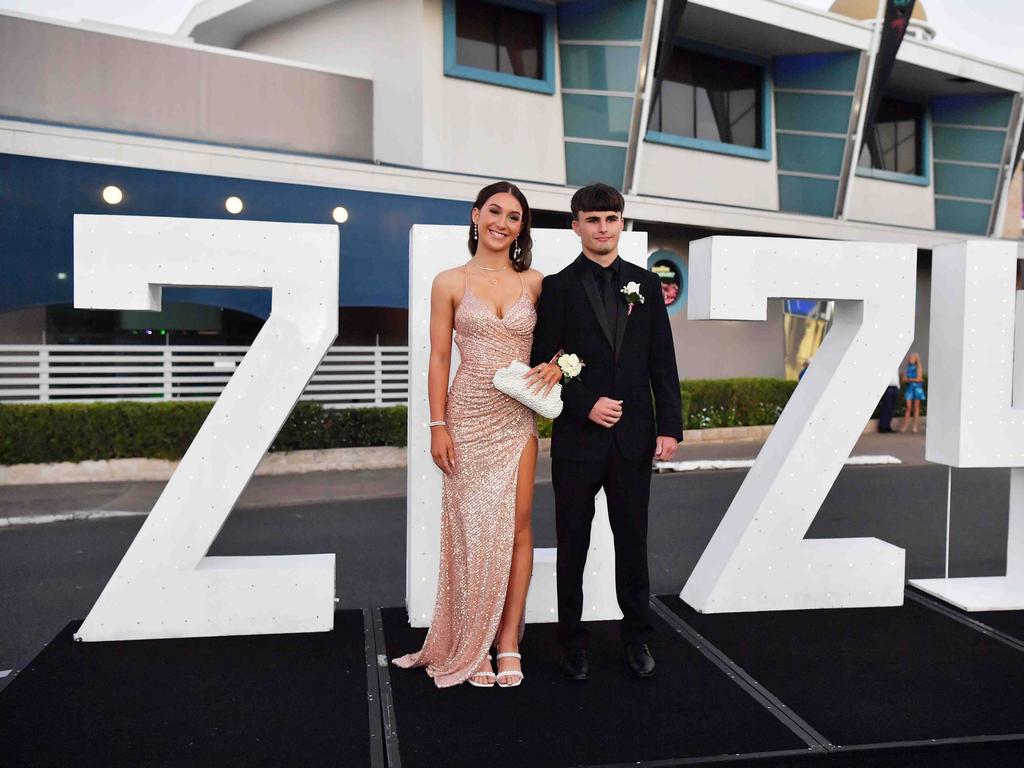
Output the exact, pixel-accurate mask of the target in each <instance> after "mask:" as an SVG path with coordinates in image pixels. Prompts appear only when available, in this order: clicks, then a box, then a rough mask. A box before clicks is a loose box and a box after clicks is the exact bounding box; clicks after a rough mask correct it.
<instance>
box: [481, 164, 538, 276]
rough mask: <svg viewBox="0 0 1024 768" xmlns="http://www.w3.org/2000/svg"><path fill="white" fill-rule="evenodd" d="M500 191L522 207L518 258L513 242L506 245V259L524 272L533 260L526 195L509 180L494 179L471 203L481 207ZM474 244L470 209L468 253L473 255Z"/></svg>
mask: <svg viewBox="0 0 1024 768" xmlns="http://www.w3.org/2000/svg"><path fill="white" fill-rule="evenodd" d="M502 192H507V193H508V194H510V195H512V197H514V198H515V199H516V200H518V201H519V205H520V206H521V207H522V209H523V226H522V229H520V230H519V234H518V235H517V240H516V242H518V244H519V258H516V257H515V251H516V248H515V243H510V244H509V247H508V260H509V261H510V262H512V268H513V269H514V270H515V271H516V272H525V271H526V270H528V269H529V268H530V263H531V262H532V261H533V238H532V237H530V204H529V203H528V202H526V195H524V194H523V193H522V192H521V191H520V190H519V187H517V186H516V185H515V184H513V183H512V182H510V181H496V182H494V183H493V184H488V185H487V186H486V187H484V188H483V189H481V190H480V192H479V193H478V194H477V196H476V202H474V203H473V208H483V207H484V204H485V203H486V202H487V201H488V200H490V199H491V198H492V197H494V195H497V194H500V193H502ZM476 246H477V239H476V238H475V237H474V236H473V214H472V209H470V218H469V253H470V254H471V255H473V256H475V255H476Z"/></svg>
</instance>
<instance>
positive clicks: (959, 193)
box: [935, 163, 999, 201]
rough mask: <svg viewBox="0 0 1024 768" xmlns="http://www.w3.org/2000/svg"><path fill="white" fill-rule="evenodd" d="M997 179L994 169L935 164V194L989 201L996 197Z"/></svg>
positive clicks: (996, 170) (997, 172)
mask: <svg viewBox="0 0 1024 768" xmlns="http://www.w3.org/2000/svg"><path fill="white" fill-rule="evenodd" d="M998 178H999V171H998V169H996V168H979V167H977V166H972V165H952V164H949V163H936V164H935V194H937V195H953V196H954V197H974V198H977V199H978V200H985V201H989V200H992V198H994V197H995V196H996V181H997V180H998Z"/></svg>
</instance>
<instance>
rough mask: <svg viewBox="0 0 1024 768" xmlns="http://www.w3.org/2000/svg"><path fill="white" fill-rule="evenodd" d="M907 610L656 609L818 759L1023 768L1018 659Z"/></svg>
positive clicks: (960, 625) (1023, 676) (970, 631)
mask: <svg viewBox="0 0 1024 768" xmlns="http://www.w3.org/2000/svg"><path fill="white" fill-rule="evenodd" d="M908 598H909V599H908V600H907V601H906V602H905V604H904V605H903V606H901V607H898V608H869V609H848V610H823V611H781V612H764V613H743V614H714V615H704V614H699V613H697V612H695V611H694V610H692V609H691V608H690V607H689V606H687V605H686V604H685V603H683V602H682V601H681V600H680V599H679V598H678V597H676V596H674V595H666V596H661V597H659V598H657V600H656V603H660V604H661V605H663V606H664V607H665V608H667V609H669V610H670V611H671V612H672V613H673V614H674V616H675V617H676V618H677V621H679V626H681V627H683V628H684V629H686V630H687V631H689V632H691V633H693V636H694V637H698V638H700V639H702V640H703V641H705V642H706V643H707V644H708V646H709V647H710V648H713V649H715V651H716V652H717V653H718V654H719V656H720V658H723V659H727V660H728V661H729V662H731V663H734V664H735V665H736V667H737V670H738V672H739V673H740V674H742V675H743V676H746V677H747V678H748V679H750V680H752V681H756V683H757V684H759V685H760V686H763V688H764V689H765V690H766V691H767V692H769V693H770V694H771V695H773V696H774V697H777V700H778V701H779V702H780V703H781V704H783V705H785V706H786V707H787V710H788V711H789V712H790V713H791V714H792V715H793V717H794V718H795V719H797V720H798V721H800V722H802V723H804V724H805V725H806V726H807V729H808V730H809V731H810V732H812V733H815V734H817V735H818V736H819V737H820V739H821V740H822V743H823V744H824V745H825V746H826V747H827V748H828V750H829V752H830V753H831V754H830V755H829V756H828V757H829V758H839V757H842V756H843V753H846V757H847V758H848V759H853V758H854V755H857V756H858V757H857V759H858V760H864V761H868V760H871V762H863V763H862V764H864V765H883V764H884V765H889V764H892V765H923V766H924V765H927V766H934V765H940V764H941V765H945V764H949V765H967V766H973V765H979V766H997V765H1007V766H1009V765H1018V766H1019V765H1024V652H1022V651H1021V649H1020V648H1017V647H1013V645H1012V644H1011V643H1007V642H1005V641H1003V640H1001V639H1000V638H998V637H995V636H993V635H992V634H991V633H988V632H985V631H982V630H981V628H979V627H977V626H972V625H971V624H970V623H969V622H966V621H961V620H958V619H957V618H956V617H954V616H951V615H948V614H947V613H946V612H943V611H940V610H936V609H935V608H934V607H933V606H931V605H929V604H928V603H927V602H925V601H922V600H920V599H917V598H916V597H915V596H914V595H913V594H912V593H909V592H908ZM872 753H876V755H875V757H870V755H871V754H872ZM885 755H889V756H896V757H893V758H892V759H896V760H902V762H893V763H889V762H884V759H885ZM900 756H902V757H900ZM946 760H949V762H948V763H947V762H946ZM876 761H881V762H876ZM826 762H831V760H830V761H826ZM859 764H860V763H859Z"/></svg>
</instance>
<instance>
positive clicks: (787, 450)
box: [681, 237, 916, 613]
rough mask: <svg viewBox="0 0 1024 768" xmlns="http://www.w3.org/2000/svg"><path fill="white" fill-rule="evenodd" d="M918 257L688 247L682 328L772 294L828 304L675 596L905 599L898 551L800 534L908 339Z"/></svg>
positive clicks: (809, 244)
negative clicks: (799, 370) (814, 345)
mask: <svg viewBox="0 0 1024 768" xmlns="http://www.w3.org/2000/svg"><path fill="white" fill-rule="evenodd" d="M915 254H916V251H915V247H914V246H913V245H895V244H889V243H842V242H831V241H825V240H794V239H783V238H778V239H775V238H752V237H710V238H706V239H704V240H700V241H698V242H696V243H692V244H691V246H690V305H689V317H690V319H701V320H707V319H715V320H764V319H765V317H766V308H765V307H766V301H767V299H768V298H769V297H794V298H797V297H799V298H813V299H835V300H836V312H835V319H834V321H833V324H832V328H831V329H830V330H829V332H828V334H827V336H826V337H825V341H824V343H823V344H822V346H821V348H820V349H819V350H818V352H817V354H816V355H815V356H814V360H813V362H812V363H811V365H810V367H809V368H808V369H807V373H806V374H805V375H804V377H803V379H802V380H801V382H800V384H799V386H797V388H796V391H795V392H794V393H793V396H792V397H791V398H790V400H789V403H788V404H787V405H786V408H785V410H784V411H783V412H782V415H781V416H780V418H779V421H778V423H777V424H776V425H775V428H774V429H773V430H772V432H771V435H770V437H769V438H768V440H767V442H766V443H765V445H764V448H762V450H761V453H760V455H759V456H758V457H757V461H756V462H755V463H754V466H753V467H752V468H751V470H750V472H749V473H748V475H747V477H746V478H745V479H744V481H743V485H742V486H741V487H740V489H739V491H738V492H737V494H736V497H735V498H734V499H733V501H732V504H731V505H730V506H729V509H728V511H727V512H726V514H725V518H724V519H723V520H722V522H721V524H720V525H719V527H718V530H717V531H716V532H715V535H714V537H713V538H712V539H711V543H710V544H709V545H708V547H707V549H706V550H705V551H704V553H703V555H702V556H701V558H700V560H699V562H698V563H697V567H696V568H695V569H694V571H693V573H692V574H691V576H690V578H689V580H688V581H687V582H686V586H685V587H684V588H683V591H682V595H681V597H682V598H683V599H684V600H685V601H686V602H687V603H689V604H690V605H691V606H693V607H694V608H696V609H697V610H698V611H701V612H705V613H720V612H729V611H763V610H784V609H802V608H837V607H857V606H881V605H899V604H901V603H902V601H903V581H904V552H903V550H902V549H900V548H898V547H895V546H893V545H892V544H888V543H886V542H883V541H880V540H878V539H867V538H862V539H804V534H805V533H806V532H807V529H808V528H809V527H810V524H811V522H812V521H813V520H814V516H815V515H816V514H817V512H818V510H819V508H820V507H821V504H822V502H823V501H824V499H825V496H826V494H827V493H828V491H829V488H831V486H832V483H833V482H835V479H836V477H837V476H838V474H839V470H840V469H841V468H842V466H843V462H844V461H845V460H846V457H847V456H848V455H849V453H850V451H851V450H852V449H853V446H854V444H855V443H856V441H857V437H858V436H859V435H860V433H861V430H862V429H863V427H864V424H865V422H866V421H867V420H868V418H869V417H870V416H871V411H872V409H873V408H874V407H875V404H876V403H877V402H878V399H879V397H880V396H881V394H882V392H883V391H884V390H885V387H886V384H887V383H888V382H889V380H891V379H892V376H893V373H894V372H895V371H896V368H897V366H898V365H899V364H900V361H901V360H902V358H903V355H904V353H905V352H906V350H907V347H908V345H909V344H910V340H911V337H912V335H913V327H914V303H915V302H914V278H915V272H916V259H915Z"/></svg>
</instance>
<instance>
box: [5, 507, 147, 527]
mask: <svg viewBox="0 0 1024 768" xmlns="http://www.w3.org/2000/svg"><path fill="white" fill-rule="evenodd" d="M148 514H149V513H148V512H118V511H115V510H111V509H91V510H84V511H80V512H61V513H59V514H56V515H20V516H17V517H0V528H11V527H13V526H16V525H42V524H43V523H64V522H67V521H69V520H107V519H110V518H115V517H145V516H146V515H148Z"/></svg>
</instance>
